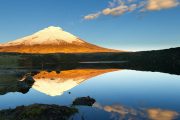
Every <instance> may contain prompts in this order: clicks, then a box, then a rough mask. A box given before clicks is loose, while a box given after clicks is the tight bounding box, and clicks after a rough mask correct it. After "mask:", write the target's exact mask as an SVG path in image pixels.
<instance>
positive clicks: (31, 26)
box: [0, 0, 180, 50]
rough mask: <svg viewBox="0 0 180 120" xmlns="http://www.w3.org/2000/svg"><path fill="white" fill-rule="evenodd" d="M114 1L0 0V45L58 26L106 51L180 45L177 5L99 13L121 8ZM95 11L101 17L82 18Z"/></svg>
mask: <svg viewBox="0 0 180 120" xmlns="http://www.w3.org/2000/svg"><path fill="white" fill-rule="evenodd" d="M113 1H114V2H113ZM117 1H119V0H117ZM117 1H116V0H0V42H1V43H2V42H7V41H11V40H15V39H17V38H21V37H24V36H27V35H30V34H32V33H34V32H37V31H39V30H41V29H43V28H46V27H48V26H59V27H62V28H63V29H64V30H66V31H68V32H70V33H73V34H74V35H76V36H78V37H80V38H82V39H84V40H86V41H88V42H90V43H94V44H97V45H101V46H104V47H108V48H116V49H124V50H150V49H162V48H170V47H176V46H180V7H179V4H177V5H174V4H173V5H171V6H168V7H167V6H166V7H164V8H163V6H158V7H160V8H158V9H156V8H153V10H152V9H150V8H148V9H147V8H146V10H145V12H140V9H143V8H145V7H146V6H145V5H144V6H143V7H141V8H138V9H136V10H132V11H128V12H123V13H121V14H119V13H118V14H116V15H114V14H111V13H110V12H109V13H108V14H105V13H104V12H102V11H103V10H104V9H106V8H109V10H111V11H112V10H114V9H113V8H116V7H118V6H121V7H122V3H121V4H120V3H117ZM127 1H128V0H127ZM129 1H131V0H129ZM132 1H135V2H134V3H133V2H132V3H124V4H128V5H130V4H136V3H138V2H139V0H132ZM141 1H142V0H141ZM145 1H146V2H149V1H153V0H145ZM165 1H167V2H168V1H169V2H175V1H176V2H179V1H178V0H165ZM110 2H111V3H113V5H110ZM125 2H126V0H125ZM124 4H123V6H124ZM98 12H101V13H100V14H101V15H100V16H98V17H97V18H93V19H91V20H88V19H84V17H85V16H88V15H92V14H96V13H98Z"/></svg>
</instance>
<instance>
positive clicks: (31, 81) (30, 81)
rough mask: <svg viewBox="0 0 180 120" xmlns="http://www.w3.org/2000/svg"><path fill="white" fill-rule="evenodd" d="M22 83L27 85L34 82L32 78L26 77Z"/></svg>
mask: <svg viewBox="0 0 180 120" xmlns="http://www.w3.org/2000/svg"><path fill="white" fill-rule="evenodd" d="M23 81H24V82H26V83H27V84H33V83H34V82H35V80H34V79H33V77H32V76H27V77H26V78H25V79H24V80H23Z"/></svg>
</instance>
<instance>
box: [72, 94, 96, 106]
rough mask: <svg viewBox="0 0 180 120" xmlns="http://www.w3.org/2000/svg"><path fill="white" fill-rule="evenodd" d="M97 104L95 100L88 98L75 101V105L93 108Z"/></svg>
mask: <svg viewBox="0 0 180 120" xmlns="http://www.w3.org/2000/svg"><path fill="white" fill-rule="evenodd" d="M95 102H96V100H95V99H93V98H91V97H89V96H87V97H80V98H76V99H75V100H74V101H73V105H84V106H92V105H93V104H94V103H95Z"/></svg>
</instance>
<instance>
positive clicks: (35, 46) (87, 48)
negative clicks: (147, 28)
mask: <svg viewBox="0 0 180 120" xmlns="http://www.w3.org/2000/svg"><path fill="white" fill-rule="evenodd" d="M0 52H16V53H35V54H38V53H41V54H46V53H95V52H119V50H113V49H108V48H103V47H100V46H97V45H94V44H91V43H88V42H86V41H84V40H82V39H80V38H78V37H76V36H75V35H73V34H71V33H68V32H66V31H64V30H63V29H62V28H60V27H54V26H50V27H48V28H45V29H43V30H40V31H38V32H36V33H34V34H32V35H29V36H26V37H23V38H20V39H17V40H14V41H11V42H8V43H4V44H0Z"/></svg>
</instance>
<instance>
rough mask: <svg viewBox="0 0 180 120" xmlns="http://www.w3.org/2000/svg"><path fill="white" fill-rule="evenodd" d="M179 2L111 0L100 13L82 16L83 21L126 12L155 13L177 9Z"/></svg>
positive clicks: (166, 0) (164, 0)
mask: <svg viewBox="0 0 180 120" xmlns="http://www.w3.org/2000/svg"><path fill="white" fill-rule="evenodd" d="M179 1H180V0H141V1H138V0H112V1H109V2H108V7H107V8H104V9H103V10H101V11H100V12H97V13H93V14H89V15H86V16H84V19H85V20H93V19H96V18H98V17H99V16H101V15H102V16H120V15H123V14H125V13H128V12H134V11H136V12H146V11H156V10H162V9H168V8H173V7H177V6H179V5H180V2H179Z"/></svg>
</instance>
